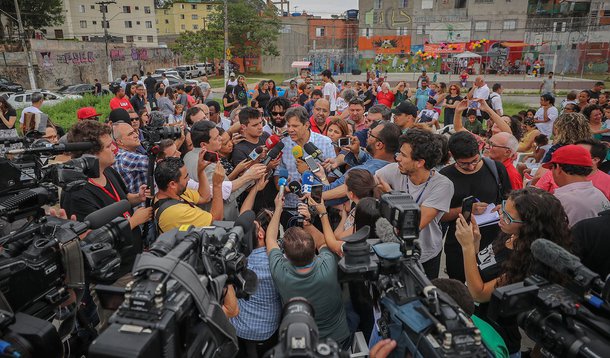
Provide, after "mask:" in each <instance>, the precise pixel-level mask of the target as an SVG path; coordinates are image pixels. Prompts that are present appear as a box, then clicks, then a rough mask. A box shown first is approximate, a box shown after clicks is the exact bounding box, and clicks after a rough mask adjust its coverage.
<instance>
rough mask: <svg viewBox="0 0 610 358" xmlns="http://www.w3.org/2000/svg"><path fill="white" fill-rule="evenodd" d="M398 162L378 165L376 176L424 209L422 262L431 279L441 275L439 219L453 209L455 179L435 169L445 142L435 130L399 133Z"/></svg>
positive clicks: (421, 231) (441, 240) (385, 184)
mask: <svg viewBox="0 0 610 358" xmlns="http://www.w3.org/2000/svg"><path fill="white" fill-rule="evenodd" d="M399 142H400V151H399V153H398V154H397V156H396V161H397V162H396V163H392V164H388V165H386V166H385V167H383V168H381V169H379V170H378V171H377V172H376V173H375V176H376V177H377V178H378V179H379V181H380V182H381V183H382V185H383V186H385V187H386V190H390V189H391V190H399V191H404V192H406V193H407V194H409V195H411V196H412V197H413V200H415V202H416V203H417V204H418V205H419V207H420V210H421V219H420V225H419V228H420V232H419V243H420V247H421V257H420V262H421V263H422V266H423V267H424V270H425V271H426V275H427V276H428V278H430V279H434V278H437V277H438V274H439V270H440V258H441V252H442V249H443V233H442V231H441V227H440V224H439V222H440V219H441V217H442V216H443V214H445V213H446V212H448V211H449V209H450V204H451V198H452V197H453V183H452V182H451V180H449V179H448V178H447V177H445V176H444V175H442V174H440V173H438V172H436V171H434V170H433V169H432V168H434V167H435V166H436V165H437V164H438V163H439V161H440V159H441V157H442V143H441V139H440V138H439V137H438V135H436V134H433V133H432V132H429V131H426V130H421V129H411V130H409V131H408V132H407V133H406V134H403V135H402V136H400V139H399Z"/></svg>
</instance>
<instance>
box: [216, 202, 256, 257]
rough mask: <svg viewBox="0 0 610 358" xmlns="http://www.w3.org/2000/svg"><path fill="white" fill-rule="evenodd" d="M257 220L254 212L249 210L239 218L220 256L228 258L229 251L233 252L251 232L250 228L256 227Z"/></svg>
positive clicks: (230, 231)
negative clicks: (240, 241) (255, 221)
mask: <svg viewBox="0 0 610 358" xmlns="http://www.w3.org/2000/svg"><path fill="white" fill-rule="evenodd" d="M255 219H256V215H255V214H254V211H252V210H248V211H246V212H244V213H243V214H241V215H240V216H238V217H237V220H235V224H234V225H233V228H232V229H231V230H229V232H228V233H227V242H226V243H225V246H223V248H222V249H220V252H219V255H220V256H221V257H226V256H227V254H228V253H229V251H231V250H233V248H234V247H235V246H236V245H237V243H238V242H239V240H241V239H242V238H243V237H244V234H245V233H246V232H247V231H248V230H249V228H252V227H253V226H254V220H255Z"/></svg>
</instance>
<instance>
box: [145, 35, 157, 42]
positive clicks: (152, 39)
mask: <svg viewBox="0 0 610 358" xmlns="http://www.w3.org/2000/svg"><path fill="white" fill-rule="evenodd" d="M154 40H155V38H154V37H152V36H146V42H153V41H154Z"/></svg>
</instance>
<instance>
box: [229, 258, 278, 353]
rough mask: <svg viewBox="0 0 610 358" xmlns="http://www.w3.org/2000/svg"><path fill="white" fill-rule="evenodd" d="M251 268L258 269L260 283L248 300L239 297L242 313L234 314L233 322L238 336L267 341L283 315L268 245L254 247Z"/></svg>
mask: <svg viewBox="0 0 610 358" xmlns="http://www.w3.org/2000/svg"><path fill="white" fill-rule="evenodd" d="M248 268H249V269H250V270H252V271H254V272H255V273H256V276H257V277H258V287H257V288H256V292H255V293H254V294H253V295H252V296H250V299H249V300H245V299H241V298H240V299H239V300H238V303H239V315H238V316H237V317H235V318H231V323H232V324H233V326H235V330H236V332H237V336H238V337H240V338H243V339H248V340H251V341H264V340H266V339H268V338H269V337H271V336H272V335H273V333H275V331H276V330H277V328H278V327H279V325H280V320H281V318H282V301H281V299H280V294H279V292H278V291H277V289H276V288H275V284H274V283H273V278H272V277H271V270H270V269H269V258H268V257H267V248H265V247H259V248H257V249H254V250H252V253H251V254H250V256H248Z"/></svg>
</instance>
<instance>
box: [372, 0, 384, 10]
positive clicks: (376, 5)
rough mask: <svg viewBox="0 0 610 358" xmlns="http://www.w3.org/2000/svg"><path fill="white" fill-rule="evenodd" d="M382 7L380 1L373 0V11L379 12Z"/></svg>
mask: <svg viewBox="0 0 610 358" xmlns="http://www.w3.org/2000/svg"><path fill="white" fill-rule="evenodd" d="M382 6H383V1H382V0H373V9H375V10H379V9H381V7H382Z"/></svg>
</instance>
